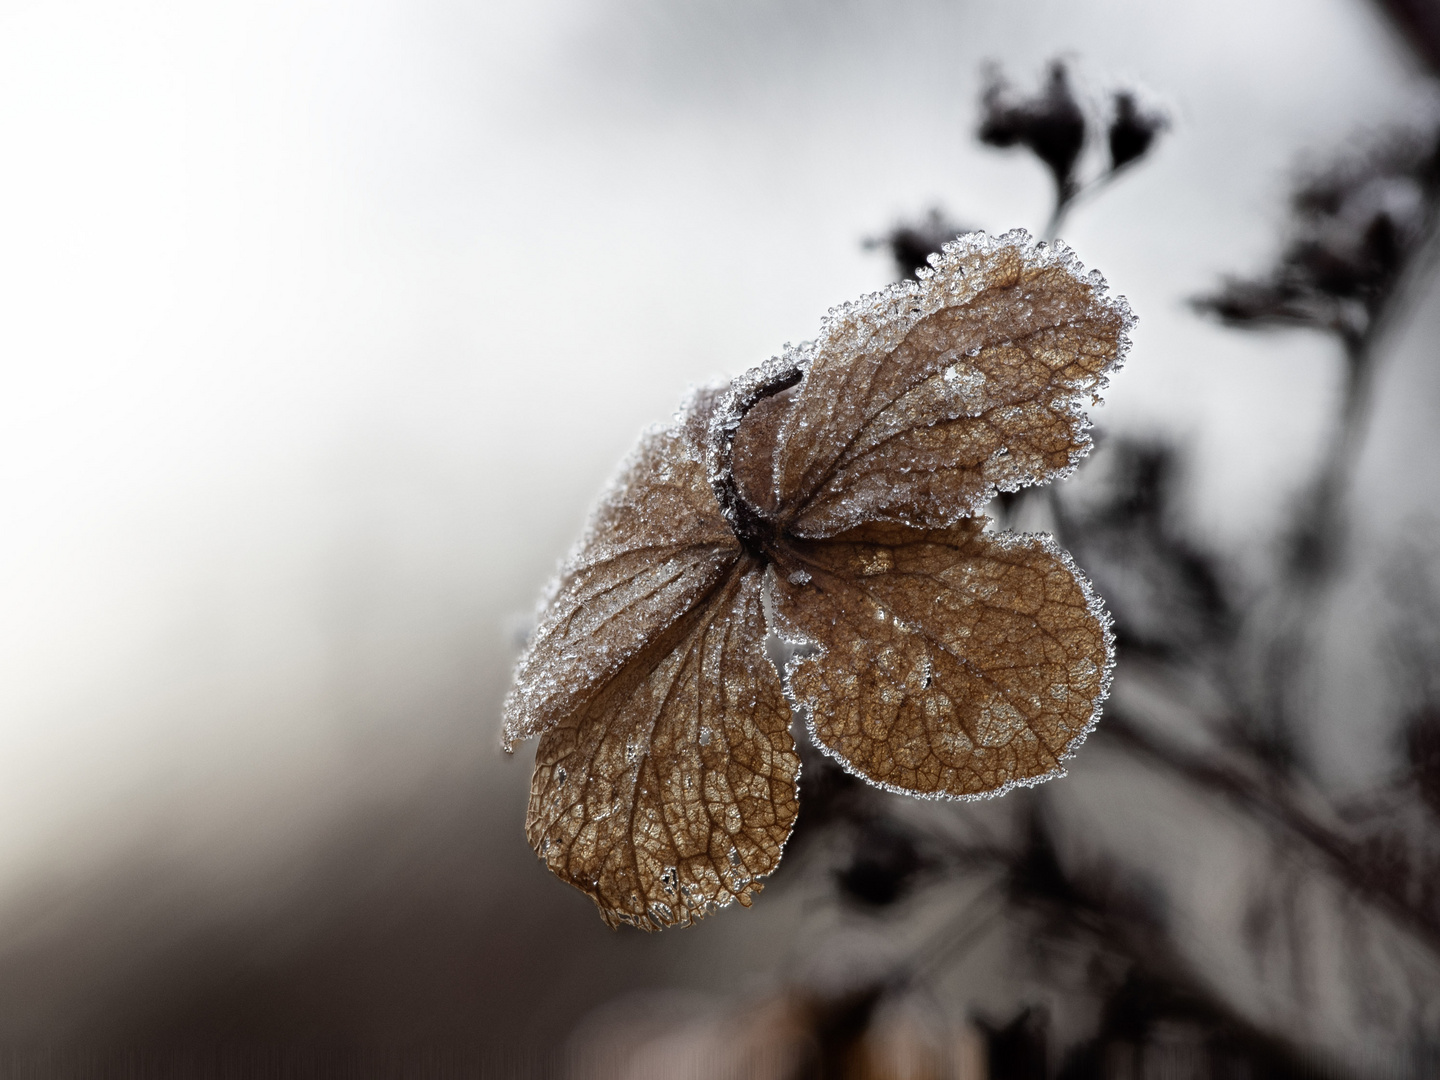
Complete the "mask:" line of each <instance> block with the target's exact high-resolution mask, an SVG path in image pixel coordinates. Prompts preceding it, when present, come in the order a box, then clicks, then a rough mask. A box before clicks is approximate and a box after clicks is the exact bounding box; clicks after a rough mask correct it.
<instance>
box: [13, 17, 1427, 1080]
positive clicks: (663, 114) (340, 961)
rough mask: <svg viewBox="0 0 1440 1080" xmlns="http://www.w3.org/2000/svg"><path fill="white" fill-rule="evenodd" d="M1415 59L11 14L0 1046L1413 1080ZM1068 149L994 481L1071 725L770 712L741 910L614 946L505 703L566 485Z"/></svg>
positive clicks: (1052, 180) (1420, 807) (1418, 391)
mask: <svg viewBox="0 0 1440 1080" xmlns="http://www.w3.org/2000/svg"><path fill="white" fill-rule="evenodd" d="M1437 65H1440V8H1437V7H1436V6H1435V5H1434V4H1432V3H1429V2H1428V0H1385V2H1380V0H1303V2H1302V0H1243V2H1242V0H1211V2H1209V3H1205V4H1193V3H1192V4H1165V5H1157V4H1153V3H1145V2H1142V0H1086V2H1080V0H1069V2H1065V3H1058V2H1056V3H1042V2H1039V0H1024V2H1014V3H1007V4H993V3H990V4H984V3H979V2H969V0H948V2H942V0H900V2H894V0H891V2H886V3H882V2H879V0H873V2H872V0H826V2H820V0H738V2H737V0H725V2H721V0H696V2H692V3H687V4H673V3H664V2H661V0H592V2H590V3H586V4H580V3H575V2H572V0H538V2H535V3H531V4H526V5H500V4H484V3H472V4H465V3H455V2H444V0H407V2H405V3H400V2H385V0H357V2H351V3H346V4H339V3H308V2H307V3H283V4H282V3H269V4H267V3H254V4H244V5H229V6H215V5H182V4H162V3H153V4H145V3H129V4H114V3H103V4H102V3H91V4H86V3H81V2H75V3H27V2H23V0H22V2H12V3H10V4H8V5H6V6H5V8H4V10H3V11H0V153H3V162H4V165H3V168H0V1071H3V1070H10V1071H11V1072H12V1073H14V1074H16V1075H19V1074H20V1073H22V1072H24V1070H32V1071H33V1070H39V1072H40V1073H43V1072H45V1071H46V1070H50V1071H55V1072H64V1071H66V1070H71V1071H74V1070H78V1069H82V1068H84V1067H89V1066H87V1065H85V1064H84V1063H85V1062H91V1063H92V1064H93V1062H94V1061H96V1060H99V1061H110V1060H112V1059H113V1060H120V1059H123V1060H125V1061H127V1062H130V1063H131V1064H132V1065H133V1064H134V1063H135V1062H136V1061H140V1062H142V1063H144V1062H151V1063H156V1064H155V1067H156V1068H160V1067H162V1066H164V1067H166V1068H170V1067H172V1066H173V1063H174V1062H176V1061H182V1062H186V1063H188V1064H185V1065H184V1066H183V1068H182V1069H181V1072H180V1073H179V1075H186V1074H200V1073H202V1072H204V1071H205V1070H206V1069H211V1068H219V1067H220V1066H219V1064H217V1063H218V1062H222V1061H229V1060H246V1061H251V1060H253V1061H259V1062H262V1063H268V1065H271V1066H275V1067H276V1068H279V1067H280V1066H281V1065H284V1066H285V1067H286V1068H290V1067H294V1068H296V1069H300V1070H301V1074H303V1073H304V1072H307V1071H316V1072H319V1071H323V1070H325V1069H334V1068H339V1067H341V1066H340V1065H337V1063H341V1064H343V1067H345V1068H350V1069H358V1070H361V1072H363V1073H375V1074H385V1075H389V1074H392V1073H393V1074H394V1075H427V1074H430V1073H439V1072H443V1071H446V1070H453V1071H457V1073H458V1074H461V1075H473V1074H475V1073H477V1072H478V1071H481V1070H489V1072H490V1073H493V1074H494V1075H506V1074H510V1073H513V1074H515V1075H526V1074H536V1075H538V1074H540V1073H547V1074H548V1073H549V1072H553V1071H556V1070H564V1069H569V1070H570V1071H572V1072H574V1073H576V1074H579V1075H607V1076H608V1075H614V1076H687V1075H696V1076H702V1075H703V1076H709V1075H716V1076H723V1075H734V1076H750V1075H754V1076H761V1075H770V1076H777V1077H779V1076H792V1075H793V1076H802V1075H803V1076H810V1075H814V1076H857V1077H858V1076H871V1075H876V1076H880V1075H901V1076H914V1077H921V1076H937V1077H939V1076H956V1077H959V1076H964V1077H977V1078H978V1077H981V1076H993V1077H1025V1078H1029V1077H1037V1078H1038V1077H1055V1076H1065V1077H1090V1076H1095V1077H1101V1076H1104V1077H1111V1076H1114V1077H1142V1076H1144V1077H1149V1076H1161V1075H1164V1076H1192V1075H1193V1076H1196V1077H1200V1076H1211V1075H1214V1076H1222V1075H1223V1076H1230V1075H1235V1076H1252V1077H1260V1076H1271V1075H1277V1076H1280V1075H1284V1076H1291V1075H1293V1076H1305V1075H1327V1076H1346V1077H1348V1076H1357V1077H1359V1076H1370V1075H1387V1076H1388V1075H1396V1076H1417V1077H1418V1076H1426V1075H1434V1071H1433V1070H1437V1069H1440V831H1437V829H1440V826H1437V819H1436V814H1437V812H1440V675H1437V674H1436V672H1437V671H1440V516H1437V511H1436V498H1437V495H1440V423H1437V421H1440V365H1437V363H1436V360H1437V355H1436V352H1437V349H1440V345H1437V344H1436V342H1437V341H1440V336H1437V332H1440V325H1437V319H1440V303H1437V302H1440V272H1437V270H1436V267H1435V261H1434V255H1433V250H1432V249H1433V248H1434V246H1435V241H1434V235H1433V234H1434V231H1435V230H1434V217H1435V215H1434V207H1435V205H1436V202H1437V191H1440V158H1437V157H1436V154H1435V151H1436V147H1437V142H1436V133H1437V131H1440V94H1437V83H1436V81H1435V77H1434V72H1435V71H1436V70H1440V68H1437ZM1122 99H1123V100H1125V101H1128V102H1129V103H1130V105H1129V106H1124V105H1122V104H1121V102H1122ZM1126 108H1130V109H1131V112H1129V113H1126V112H1125V110H1126ZM1127 115H1128V116H1129V117H1130V121H1128V123H1129V124H1130V128H1125V124H1126V123H1127V121H1125V117H1126V116H1127ZM1077 118H1078V119H1077ZM1137 118H1138V119H1137ZM1057 123H1058V124H1060V126H1061V129H1063V130H1061V142H1062V143H1063V142H1064V139H1065V138H1069V137H1070V136H1075V137H1076V138H1078V139H1080V140H1081V141H1080V142H1076V143H1075V147H1076V152H1075V153H1074V154H1070V155H1069V157H1068V158H1066V156H1065V154H1066V153H1067V152H1061V153H1060V155H1059V157H1058V158H1057V156H1056V154H1055V153H1054V152H1052V151H1053V150H1054V143H1053V140H1052V142H1045V139H1046V138H1051V136H1053V135H1054V131H1055V130H1056V129H1055V127H1054V125H1055V124H1057ZM1046 124H1050V125H1051V126H1050V127H1046ZM1065 124H1070V125H1071V126H1070V127H1069V128H1065V127H1064V125H1065ZM1077 124H1078V126H1076V125H1077ZM1007 125H1008V126H1007ZM1027 125H1028V126H1027ZM1122 128H1125V130H1130V129H1134V130H1136V131H1144V132H1148V135H1146V136H1145V138H1143V139H1142V140H1141V141H1142V142H1143V145H1140V146H1139V151H1138V153H1134V154H1132V156H1130V157H1128V158H1127V157H1125V153H1128V152H1129V151H1125V152H1123V153H1122V152H1121V151H1117V149H1116V147H1117V143H1116V141H1115V132H1116V131H1117V130H1118V129H1122ZM1047 131H1048V132H1050V135H1046V134H1045V132H1047ZM1065 131H1069V132H1070V135H1069V136H1067V135H1065ZM1037 132H1038V134H1037ZM1077 133H1078V135H1077ZM1133 133H1134V132H1133V131H1132V134H1133ZM977 134H981V135H985V138H984V139H981V138H977ZM1067 145H1068V144H1067ZM1118 145H1122V149H1123V146H1129V147H1130V148H1131V149H1132V150H1133V149H1134V147H1135V146H1136V145H1138V144H1136V143H1135V142H1134V141H1133V140H1132V142H1131V143H1128V144H1125V143H1123V138H1122V144H1118ZM1006 147H1008V149H1006ZM1027 148H1028V149H1027ZM1047 155H1048V156H1047ZM1061 159H1064V160H1061ZM1117 166H1118V168H1117ZM1112 181H1113V182H1112ZM1067 185H1068V186H1067ZM1077 192H1078V195H1077V194H1076V193H1077ZM1071 195H1075V196H1076V197H1074V198H1073V199H1072V198H1071V197H1070V196H1071ZM1057 196H1058V197H1059V201H1060V203H1061V204H1062V205H1061V206H1060V207H1059V209H1060V210H1062V211H1063V212H1062V213H1061V214H1060V215H1059V220H1058V235H1059V237H1060V238H1061V239H1063V240H1064V241H1066V242H1067V243H1069V244H1071V245H1072V246H1073V247H1074V248H1075V249H1076V251H1077V252H1078V253H1079V255H1080V257H1081V258H1082V259H1083V260H1084V261H1085V263H1086V264H1087V266H1092V267H1097V268H1099V269H1100V270H1101V271H1102V272H1103V273H1104V274H1105V276H1106V277H1107V279H1108V280H1109V281H1110V283H1111V286H1112V288H1113V289H1114V290H1115V291H1117V292H1119V293H1122V294H1124V295H1126V296H1127V297H1128V298H1129V300H1130V302H1131V304H1132V306H1133V308H1134V309H1135V311H1136V312H1137V314H1138V315H1139V317H1140V323H1139V326H1138V328H1137V329H1136V331H1135V334H1134V342H1135V344H1134V349H1133V352H1132V353H1131V357H1130V360H1129V362H1128V364H1127V366H1126V367H1125V368H1124V369H1123V370H1122V371H1121V372H1120V373H1119V374H1118V376H1117V377H1116V378H1115V380H1114V385H1113V387H1112V389H1111V391H1110V392H1109V394H1108V400H1107V402H1106V404H1105V405H1104V406H1103V407H1102V408H1099V409H1097V410H1095V411H1094V413H1093V414H1092V415H1093V417H1094V419H1095V421H1096V423H1097V427H1098V429H1099V449H1098V450H1097V452H1096V454H1095V455H1094V457H1093V458H1092V460H1091V461H1090V462H1089V463H1087V464H1086V465H1085V466H1084V467H1082V469H1081V470H1080V472H1079V473H1078V474H1076V476H1074V477H1073V478H1071V479H1069V480H1067V481H1065V482H1063V483H1062V484H1061V485H1059V486H1057V488H1055V489H1054V491H1053V493H1047V492H1040V493H1038V494H1034V495H1027V496H1024V497H1021V498H1018V499H1007V500H1005V501H1004V504H1003V505H997V506H996V507H995V508H994V510H993V511H992V513H993V514H994V515H995V516H996V517H997V518H998V519H999V520H1000V521H1001V523H1002V524H1006V525H1011V526H1014V527H1023V528H1043V529H1046V530H1048V531H1052V532H1056V533H1058V534H1059V535H1060V537H1061V539H1062V542H1063V543H1065V544H1066V546H1068V547H1069V548H1071V550H1072V551H1074V553H1075V555H1076V558H1077V560H1078V562H1079V563H1080V565H1081V566H1082V567H1083V568H1085V569H1086V570H1087V571H1088V572H1089V573H1090V574H1091V575H1092V576H1093V577H1094V578H1095V580H1096V582H1097V585H1098V587H1099V590H1100V592H1101V594H1102V595H1103V596H1105V598H1106V599H1107V601H1108V602H1109V604H1110V606H1111V608H1112V610H1113V611H1114V613H1115V615H1116V618H1117V624H1118V631H1119V636H1120V642H1121V656H1120V667H1119V674H1118V679H1117V683H1116V688H1115V692H1114V697H1113V699H1112V703H1111V706H1110V708H1109V710H1108V711H1107V714H1106V719H1105V721H1104V722H1103V723H1102V726H1101V729H1100V730H1099V732H1097V734H1096V735H1095V736H1093V737H1092V739H1091V741H1090V743H1089V744H1087V746H1086V747H1085V748H1084V750H1083V751H1082V752H1081V754H1080V755H1079V757H1078V758H1077V759H1076V760H1075V762H1074V763H1073V768H1072V769H1071V775H1070V776H1069V777H1068V778H1066V779H1063V780H1059V781H1056V782H1053V783H1051V784H1049V785H1046V786H1045V787H1044V788H1042V789H1039V790H1037V791H1035V792H1024V793H1018V794H1016V795H1012V796H1009V797H1007V798H1005V799H1003V800H998V801H996V802H993V803H985V804H953V805H943V806H942V805H936V804H923V805H922V804H918V803H913V802H909V801H907V800H903V799H896V798H892V797H890V796H886V795H883V794H881V793H878V792H871V791H869V790H868V789H859V788H856V787H855V786H854V785H852V784H848V783H847V782H845V781H844V780H843V778H840V777H837V776H835V775H833V774H831V773H829V772H828V771H827V770H826V769H825V768H824V766H823V764H822V763H820V762H814V763H812V764H813V767H812V768H810V769H809V770H808V771H807V775H806V781H805V782H806V784H807V789H806V791H805V793H804V796H803V800H802V805H803V806H804V807H805V810H804V816H802V819H801V825H800V827H799V830H798V831H797V836H796V838H795V840H794V842H793V844H792V848H791V849H790V850H789V851H788V852H787V857H786V861H785V863H784V864H783V865H782V867H781V869H780V870H779V872H778V873H777V874H776V875H775V876H774V877H773V879H771V882H770V883H769V885H768V886H767V888H766V891H765V892H764V893H763V894H762V895H761V897H760V898H759V899H758V901H757V903H756V905H755V907H754V908H752V909H751V910H748V911H746V910H729V911H726V912H724V913H722V914H719V915H716V916H714V917H712V918H709V919H707V920H705V921H704V922H703V923H701V924H699V925H697V926H695V927H692V928H689V929H686V930H680V931H669V932H666V933H663V934H656V935H645V934H641V933H639V932H633V931H629V930H626V931H622V932H612V931H610V930H607V929H605V928H604V926H603V925H602V924H601V922H600V920H599V919H598V918H597V917H596V914H595V911H594V909H593V906H592V905H591V903H590V901H589V900H587V899H586V898H585V897H584V896H582V895H581V894H579V893H578V892H576V891H574V890H572V889H569V888H567V887H566V886H564V885H563V884H562V883H560V882H559V881H557V880H556V879H554V878H553V877H552V876H551V875H550V874H549V873H548V872H546V871H545V869H544V868H543V866H542V865H541V864H540V863H539V861H538V860H537V859H536V858H535V857H534V855H533V853H532V852H531V851H530V849H529V848H528V846H527V845H526V843H525V840H524V837H523V833H522V824H523V819H524V812H525V798H526V791H527V790H528V783H529V769H530V758H531V757H532V756H533V750H534V748H533V745H532V746H529V747H527V748H525V749H523V750H522V751H521V752H520V753H518V754H516V755H515V757H514V758H513V759H511V758H507V757H506V756H505V755H504V754H503V753H501V751H500V747H499V735H498V712H499V703H500V699H501V697H502V695H503V693H504V690H505V687H506V683H507V680H508V678H509V672H510V668H511V665H512V664H513V662H514V659H515V656H516V655H517V652H518V648H519V642H520V641H522V640H523V637H524V634H525V631H526V627H527V621H528V619H529V618H530V612H531V611H532V609H533V604H534V601H535V598H536V597H537V596H538V594H539V590H540V589H541V587H542V586H543V584H544V582H545V580H546V579H547V577H548V576H549V575H550V574H551V573H552V571H553V569H554V567H555V565H556V563H557V560H558V559H559V558H560V557H561V556H562V555H563V554H564V553H565V551H566V550H567V548H568V546H569V544H570V543H571V541H572V540H573V538H574V536H575V535H576V534H577V532H578V529H579V527H580V525H581V523H582V521H583V519H584V515H585V512H586V509H587V507H588V505H589V504H590V502H591V500H592V499H593V498H594V497H595V495H596V494H597V492H598V491H599V490H600V488H601V486H602V485H603V483H604V482H605V480H606V478H607V477H608V476H609V475H610V473H611V472H612V470H613V469H614V467H615V465H616V463H617V462H618V461H619V460H620V458H621V457H622V456H623V454H624V453H625V451H626V450H627V449H628V448H629V446H630V445H631V443H632V442H633V440H634V439H635V437H636V435H637V433H638V432H639V431H640V430H641V429H642V428H643V427H644V426H645V425H647V424H649V423H651V422H654V421H657V420H661V419H664V418H666V417H668V416H669V415H670V414H671V413H672V412H673V410H674V409H675V407H676V405H677V404H678V402H679V401H680V399H681V397H682V396H683V394H684V392H685V390H686V388H687V387H688V386H690V385H693V384H695V383H698V382H700V381H704V380H708V379H711V378H714V377H716V376H730V375H734V374H738V373H739V372H741V371H743V370H745V369H746V368H748V367H750V366H751V365H753V364H755V363H757V362H759V361H760V360H762V359H764V358H766V357H768V356H770V355H772V354H773V353H776V352H778V351H779V349H780V347H781V345H782V344H783V343H785V342H787V341H800V340H803V339H806V338H808V337H811V336H813V335H814V333H815V332H816V330H817V328H818V325H819V319H820V318H821V316H822V315H823V314H824V312H825V310H826V309H827V308H828V307H830V306H832V305H834V304H838V303H841V302H843V301H845V300H848V299H853V298H855V297H856V296H858V295H859V294H861V293H863V292H866V291H869V290H872V289H875V288H878V287H880V286H882V285H884V284H885V283H886V282H888V281H891V280H894V279H895V277H896V276H897V275H898V274H903V273H906V272H909V271H910V270H912V268H913V266H914V265H915V259H918V258H923V255H924V254H925V252H926V251H927V250H931V249H933V246H938V243H939V241H940V240H942V239H944V238H946V237H947V236H948V235H950V234H951V232H950V231H949V230H953V229H959V228H961V227H965V228H983V229H986V230H989V231H992V232H1002V231H1005V230H1006V229H1009V228H1013V227H1026V228H1029V229H1030V230H1031V231H1032V232H1036V233H1038V234H1043V233H1044V232H1045V230H1046V229H1047V226H1048V224H1049V223H1051V222H1052V216H1053V215H1054V212H1055V210H1056V209H1057ZM907 260H910V261H909V262H908V263H907ZM1256 331H1264V332H1256ZM137 1054H138V1055H140V1056H139V1057H135V1056H134V1055H137ZM126 1055H129V1056H126ZM187 1055H188V1056H187ZM237 1055H238V1057H237ZM247 1055H248V1056H247ZM267 1055H268V1056H267ZM296 1062H304V1063H306V1064H304V1065H297V1064H295V1063H296ZM166 1063H170V1064H166ZM287 1063H288V1064H287ZM147 1067H148V1066H147ZM174 1067H176V1068H179V1066H174ZM907 1070H908V1071H907ZM1166 1070H1169V1071H1166ZM1185 1070H1191V1071H1185ZM1206 1070H1208V1071H1206ZM1227 1070H1228V1071H1227ZM1247 1070H1248V1071H1247Z"/></svg>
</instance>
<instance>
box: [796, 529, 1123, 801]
mask: <svg viewBox="0 0 1440 1080" xmlns="http://www.w3.org/2000/svg"><path fill="white" fill-rule="evenodd" d="M983 526H984V519H983V518H978V519H968V520H965V521H962V522H960V523H959V524H958V525H956V526H955V527H954V528H952V529H949V530H945V531H929V532H927V531H922V530H917V529H908V528H905V527H903V526H897V525H885V524H881V525H869V526H864V527H862V528H859V529H855V530H853V531H851V532H849V533H845V534H843V535H842V536H839V537H836V538H834V539H832V540H824V541H797V542H794V543H791V544H790V545H788V546H787V548H786V549H785V550H784V551H782V552H780V555H779V558H778V559H777V561H776V567H775V569H776V573H775V575H774V578H773V583H774V584H773V587H774V590H775V615H776V618H777V623H778V629H779V630H780V632H781V633H783V634H785V635H786V636H788V637H792V638H794V637H804V638H808V639H809V640H810V641H812V642H815V643H817V644H818V645H819V649H818V650H816V651H815V652H814V653H811V654H810V655H808V656H804V655H802V657H801V658H800V659H798V660H796V661H793V662H792V664H791V668H790V670H789V672H788V684H789V688H790V691H791V693H792V694H793V696H794V698H795V700H796V702H797V704H798V705H800V706H801V707H803V708H805V709H807V710H808V712H809V722H810V725H811V732H812V734H813V735H814V737H815V740H816V741H817V742H818V743H819V744H820V745H821V746H822V747H823V748H824V749H826V750H828V751H829V752H830V753H831V754H832V755H833V756H835V757H836V758H838V759H839V760H840V761H841V762H842V763H844V764H845V765H846V766H847V767H849V768H850V769H852V770H854V771H855V772H857V773H859V774H860V775H861V776H863V777H865V778H866V779H868V780H870V781H872V782H874V783H877V784H880V785H882V786H885V787H889V788H893V789H897V790H901V791H905V792H909V793H912V794H919V795H946V796H954V797H965V796H976V795H989V794H998V793H1000V792H1003V791H1005V790H1007V789H1008V788H1010V787H1011V786H1013V785H1015V784H1030V783H1037V782H1039V781H1041V780H1045V779H1048V778H1050V777H1052V776H1057V775H1059V774H1060V773H1061V772H1062V771H1063V769H1062V766H1061V761H1062V760H1063V759H1064V758H1065V757H1067V756H1068V755H1069V753H1070V752H1071V751H1073V750H1074V749H1075V748H1076V747H1077V746H1078V745H1079V744H1080V742H1081V741H1083V739H1084V737H1085V735H1086V734H1087V733H1088V732H1089V730H1090V728H1091V727H1092V726H1093V724H1094V722H1095V720H1096V718H1097V717H1098V715H1099V707H1100V702H1101V701H1102V699H1103V698H1104V696H1105V691H1106V687H1107V683H1108V679H1109V670H1110V664H1111V657H1112V651H1113V646H1112V642H1111V638H1110V632H1109V621H1108V618H1107V616H1106V615H1105V614H1104V612H1103V610H1102V609H1101V607H1100V605H1099V603H1098V601H1097V600H1096V599H1095V597H1094V595H1093V594H1092V593H1091V591H1090V589H1089V585H1088V582H1086V581H1085V579H1084V578H1083V577H1082V576H1081V575H1080V574H1079V572H1078V571H1077V570H1076V569H1075V568H1074V566H1073V564H1072V563H1071V562H1070V559H1069V557H1068V556H1067V555H1066V554H1065V553H1064V552H1062V551H1060V550H1059V549H1058V548H1057V547H1056V546H1055V544H1054V542H1053V541H1051V540H1050V539H1049V538H1048V537H1043V536H1033V535H1017V534H1011V533H1002V534H998V535H997V534H993V533H984V532H981V531H980V530H981V529H982V528H983Z"/></svg>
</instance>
